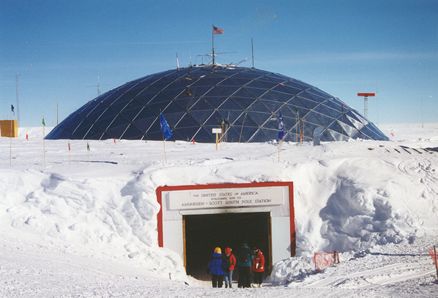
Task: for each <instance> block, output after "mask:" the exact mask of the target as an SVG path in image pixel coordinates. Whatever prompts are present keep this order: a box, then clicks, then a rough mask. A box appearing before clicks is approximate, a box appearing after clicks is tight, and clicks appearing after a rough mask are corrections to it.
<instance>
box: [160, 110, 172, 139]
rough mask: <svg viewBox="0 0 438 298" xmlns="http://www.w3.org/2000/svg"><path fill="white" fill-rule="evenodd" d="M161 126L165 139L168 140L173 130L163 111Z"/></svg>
mask: <svg viewBox="0 0 438 298" xmlns="http://www.w3.org/2000/svg"><path fill="white" fill-rule="evenodd" d="M160 128H161V133H162V134H163V138H164V140H168V139H170V138H171V137H172V130H171V129H170V126H169V124H168V123H167V121H166V118H164V115H163V114H161V113H160Z"/></svg>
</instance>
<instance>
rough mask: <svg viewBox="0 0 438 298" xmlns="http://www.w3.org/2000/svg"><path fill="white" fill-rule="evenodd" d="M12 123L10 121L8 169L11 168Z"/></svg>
mask: <svg viewBox="0 0 438 298" xmlns="http://www.w3.org/2000/svg"><path fill="white" fill-rule="evenodd" d="M12 121H14V120H11V125H10V126H11V132H10V135H9V167H11V168H12Z"/></svg>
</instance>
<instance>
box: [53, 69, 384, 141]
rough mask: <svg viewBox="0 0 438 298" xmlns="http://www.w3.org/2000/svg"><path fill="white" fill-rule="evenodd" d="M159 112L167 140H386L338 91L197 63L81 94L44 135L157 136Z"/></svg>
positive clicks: (96, 137)
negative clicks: (83, 99)
mask: <svg viewBox="0 0 438 298" xmlns="http://www.w3.org/2000/svg"><path fill="white" fill-rule="evenodd" d="M160 113H162V114H163V115H164V117H165V118H166V120H167V122H168V123H169V125H170V127H171V129H172V131H173V137H172V139H174V140H184V141H192V140H195V141H196V142H215V136H214V135H213V134H212V128H221V129H222V132H223V134H222V139H223V140H225V141H227V142H266V141H271V140H275V139H277V138H278V136H279V130H280V127H283V128H282V130H283V131H284V140H286V141H297V140H298V139H299V138H302V139H303V140H304V141H311V140H312V139H313V136H314V132H315V130H317V131H318V132H319V133H320V140H321V141H341V140H348V139H351V138H353V139H357V138H360V139H372V140H388V138H387V137H386V136H385V135H384V134H383V133H382V132H381V131H380V130H379V129H378V128H377V127H376V126H375V125H374V124H373V123H371V122H369V121H368V120H367V119H365V118H364V117H363V116H361V115H360V114H359V113H358V112H357V111H356V110H354V109H352V108H351V107H349V106H347V105H346V104H345V103H344V102H342V101H340V100H339V99H338V98H336V97H333V96H331V95H330V94H328V93H326V92H324V91H322V90H320V89H318V88H316V87H314V86H311V85H309V84H306V83H304V82H301V81H298V80H295V79H293V78H290V77H287V76H284V75H281V74H276V73H272V72H268V71H264V70H259V69H255V68H247V67H237V66H222V65H214V66H212V65H201V66H192V67H187V68H180V69H173V70H168V71H164V72H160V73H156V74H152V75H148V76H145V77H143V78H140V79H137V80H134V81H131V82H128V83H126V84H124V85H122V86H120V87H117V88H115V89H113V90H111V91H108V92H106V93H104V94H102V95H100V96H98V97H97V98H95V99H93V100H91V101H89V102H88V103H86V104H85V105H84V106H82V107H81V108H79V109H78V110H77V111H75V112H73V113H72V114H71V115H69V116H68V117H67V118H66V119H65V120H64V121H62V122H61V123H60V124H59V125H57V126H56V127H55V128H54V129H53V130H52V131H51V132H50V133H49V134H48V135H47V137H46V138H47V139H93V140H103V139H112V138H115V139H129V140H162V139H163V136H162V133H161V130H160V120H159V118H160V117H159V116H160Z"/></svg>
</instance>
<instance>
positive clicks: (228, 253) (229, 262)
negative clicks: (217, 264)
mask: <svg viewBox="0 0 438 298" xmlns="http://www.w3.org/2000/svg"><path fill="white" fill-rule="evenodd" d="M232 251H233V250H232V249H231V248H229V247H226V248H225V256H224V261H225V262H224V264H225V268H224V273H225V275H224V280H225V288H232V283H233V272H234V268H235V267H236V257H235V256H234V254H233V252H232Z"/></svg>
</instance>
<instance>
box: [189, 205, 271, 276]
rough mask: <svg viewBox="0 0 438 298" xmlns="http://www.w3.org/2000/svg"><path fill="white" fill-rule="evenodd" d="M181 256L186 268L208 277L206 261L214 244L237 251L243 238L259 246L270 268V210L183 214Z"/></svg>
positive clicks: (191, 272)
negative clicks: (182, 246) (183, 255)
mask: <svg viewBox="0 0 438 298" xmlns="http://www.w3.org/2000/svg"><path fill="white" fill-rule="evenodd" d="M183 226H184V236H185V237H184V244H185V245H184V246H185V247H184V254H185V257H184V260H185V265H186V271H187V274H188V275H191V276H193V277H195V278H197V279H203V280H207V279H209V278H210V276H209V275H208V274H207V264H208V261H209V259H210V256H211V254H212V252H213V250H214V248H215V247H217V246H219V247H221V248H222V250H223V249H224V248H225V247H227V246H228V247H231V248H232V249H233V252H234V253H236V252H237V251H238V248H239V247H240V245H242V243H243V242H245V243H247V244H248V245H249V246H250V247H251V248H253V247H255V246H257V247H259V248H260V249H261V250H262V251H263V253H264V255H265V259H266V265H265V267H266V268H267V271H269V269H270V266H271V263H272V258H271V250H272V249H271V216H270V213H269V212H253V213H224V214H201V215H199V214H197V215H184V216H183Z"/></svg>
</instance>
